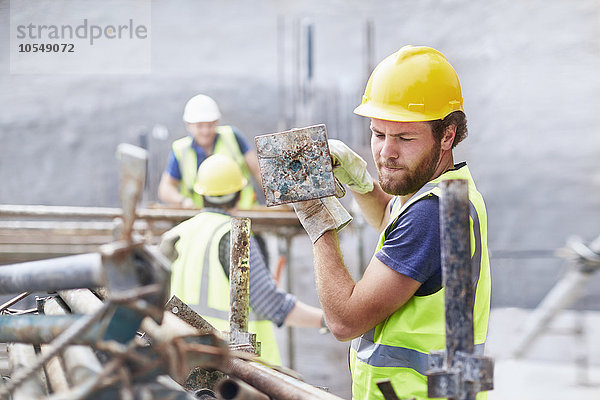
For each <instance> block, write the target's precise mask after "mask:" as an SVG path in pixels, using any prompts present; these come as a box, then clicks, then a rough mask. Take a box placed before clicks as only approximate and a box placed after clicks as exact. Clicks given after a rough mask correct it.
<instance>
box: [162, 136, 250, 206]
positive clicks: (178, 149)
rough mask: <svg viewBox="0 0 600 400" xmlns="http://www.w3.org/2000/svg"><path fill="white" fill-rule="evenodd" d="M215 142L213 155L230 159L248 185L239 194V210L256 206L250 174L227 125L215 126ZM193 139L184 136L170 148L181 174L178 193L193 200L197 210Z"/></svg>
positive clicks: (201, 204)
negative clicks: (240, 171) (235, 164)
mask: <svg viewBox="0 0 600 400" xmlns="http://www.w3.org/2000/svg"><path fill="white" fill-rule="evenodd" d="M216 130H217V141H216V143H215V148H214V150H213V154H224V155H226V156H228V157H231V159H233V160H234V161H235V162H236V163H237V164H238V165H239V167H240V169H241V170H242V175H243V176H244V178H246V180H247V181H248V184H247V185H246V186H245V187H244V188H243V189H242V192H241V194H240V202H239V208H240V209H248V208H250V207H252V206H253V205H255V204H256V193H254V188H253V187H252V184H251V178H252V174H251V173H250V170H249V169H248V165H246V160H245V159H244V155H243V154H242V152H241V150H240V147H239V145H238V142H237V140H236V138H235V134H234V133H233V128H232V127H231V126H229V125H223V126H217V128H216ZM193 140H194V139H193V138H192V137H191V136H186V137H183V138H181V139H177V140H176V141H174V142H173V145H172V148H173V153H174V154H175V159H176V160H177V163H178V164H179V171H180V172H181V182H180V183H179V192H180V193H181V194H182V195H183V196H185V197H189V198H191V199H192V200H194V204H195V205H196V207H198V208H202V206H203V202H202V196H200V195H199V194H198V193H196V192H195V191H194V183H196V175H197V173H198V157H197V155H196V151H195V150H194V148H193V147H192V142H193Z"/></svg>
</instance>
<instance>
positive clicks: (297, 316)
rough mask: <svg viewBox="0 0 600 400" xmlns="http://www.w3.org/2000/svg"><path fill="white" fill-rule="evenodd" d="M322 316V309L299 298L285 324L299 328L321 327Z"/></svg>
mask: <svg viewBox="0 0 600 400" xmlns="http://www.w3.org/2000/svg"><path fill="white" fill-rule="evenodd" d="M322 318H323V311H321V309H319V308H316V307H313V306H309V305H308V304H305V303H303V302H301V301H300V300H298V301H296V305H295V306H294V308H292V311H290V313H289V314H288V316H287V317H286V318H285V325H287V326H295V327H298V328H320V327H321V319H322Z"/></svg>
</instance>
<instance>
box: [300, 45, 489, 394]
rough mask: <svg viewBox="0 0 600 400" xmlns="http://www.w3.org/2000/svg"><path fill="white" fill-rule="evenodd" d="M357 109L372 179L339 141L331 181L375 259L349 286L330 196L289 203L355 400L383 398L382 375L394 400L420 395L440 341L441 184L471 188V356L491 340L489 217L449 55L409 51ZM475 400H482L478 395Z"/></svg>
mask: <svg viewBox="0 0 600 400" xmlns="http://www.w3.org/2000/svg"><path fill="white" fill-rule="evenodd" d="M354 112H355V113H356V114H358V115H361V116H364V117H368V118H370V121H371V126H370V129H371V150H372V154H373V160H374V162H375V165H376V167H377V172H378V178H379V179H378V180H377V181H375V180H373V179H372V178H371V175H370V174H369V172H368V171H367V168H366V166H367V163H366V162H365V160H363V159H362V158H361V157H360V156H359V155H358V154H356V153H355V152H354V151H352V150H351V149H350V148H349V147H348V146H346V145H345V144H344V143H343V142H341V141H338V140H330V142H329V146H330V150H331V154H332V159H333V164H334V174H335V176H336V177H337V178H338V179H339V180H340V181H341V182H342V183H344V184H346V185H347V186H348V187H349V188H350V190H351V191H352V194H353V196H354V198H355V199H356V201H357V202H358V204H359V206H360V208H361V211H362V213H363V214H364V216H365V218H366V220H367V221H368V222H369V224H370V225H371V226H373V227H374V228H375V229H377V230H378V231H379V232H380V233H381V236H380V239H379V243H378V245H377V247H376V249H375V254H374V256H373V258H372V259H371V260H370V262H369V265H368V266H367V268H366V270H365V272H364V274H363V276H362V278H361V279H360V280H359V281H358V282H355V281H354V280H353V278H352V277H351V275H350V274H349V273H348V270H347V269H346V267H345V265H344V261H343V258H342V254H341V252H340V246H339V243H338V237H337V230H338V229H340V228H341V227H342V226H344V225H345V224H346V223H347V220H348V218H347V217H345V216H344V212H345V210H344V209H343V207H342V206H341V205H340V203H339V201H337V199H335V198H326V199H321V200H311V201H306V202H300V203H295V204H294V207H295V209H296V212H297V214H298V217H299V218H300V221H301V222H302V224H303V226H304V227H305V229H306V231H307V233H308V235H309V237H310V238H311V240H312V242H313V247H314V249H313V254H314V268H315V276H316V285H317V292H318V294H319V298H320V301H321V306H322V307H323V311H324V312H325V319H326V320H327V324H328V326H329V328H330V330H331V332H332V333H333V335H335V336H336V338H338V339H339V340H344V341H345V340H352V345H351V348H350V369H351V373H352V395H353V398H354V399H360V400H365V399H383V398H384V396H383V395H382V393H381V392H380V391H379V389H378V387H377V385H376V383H377V381H379V380H381V379H389V380H390V381H391V383H392V386H393V388H394V390H395V392H396V394H397V395H398V397H399V398H415V399H426V398H428V397H427V378H426V376H425V372H426V371H427V368H428V354H429V353H430V352H432V351H437V350H444V349H445V343H446V336H445V333H446V331H445V317H444V315H445V314H444V287H443V285H442V270H441V254H440V252H441V250H440V248H441V247H440V246H441V245H440V223H439V196H440V188H439V183H440V182H441V181H443V180H447V179H465V180H467V181H468V186H469V201H470V211H471V212H470V229H471V261H472V263H471V264H472V271H473V285H474V289H475V290H474V292H475V299H474V308H473V323H474V340H475V348H476V350H477V351H480V352H482V351H483V346H484V343H485V341H486V336H487V326H488V318H489V309H490V286H491V281H490V264H489V256H488V248H487V214H486V208H485V204H484V201H483V198H482V196H481V194H480V193H479V192H478V191H477V188H476V187H475V183H474V182H473V178H472V177H471V174H470V172H469V169H468V168H467V165H466V163H465V162H461V163H455V162H454V156H453V152H452V149H453V148H454V147H455V146H456V145H457V144H458V143H459V142H460V141H462V140H463V139H464V138H465V137H466V136H467V122H466V117H465V113H464V110H463V98H462V94H461V88H460V83H459V80H458V76H457V74H456V72H455V70H454V68H453V67H452V66H451V65H450V63H449V62H448V60H447V59H446V57H445V56H444V55H443V54H442V53H440V52H439V51H437V50H435V49H433V48H431V47H424V46H419V47H413V46H406V47H403V48H401V49H400V50H399V51H397V52H396V53H394V54H392V55H390V56H388V57H387V58H385V59H384V60H383V61H382V62H381V63H380V64H379V65H378V66H377V67H376V68H375V69H374V71H373V72H372V74H371V77H370V78H369V80H368V82H367V85H366V89H365V93H364V96H363V98H362V104H360V105H359V106H358V107H357V108H356V109H355V110H354ZM477 398H478V399H482V398H485V393H480V394H479V395H478V396H477Z"/></svg>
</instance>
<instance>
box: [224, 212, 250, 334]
mask: <svg viewBox="0 0 600 400" xmlns="http://www.w3.org/2000/svg"><path fill="white" fill-rule="evenodd" d="M249 271H250V219H249V218H232V219H231V266H230V268H229V283H230V293H229V306H230V308H229V331H230V332H231V333H232V334H233V333H235V332H248V313H249V304H250V280H249ZM234 344H242V343H234Z"/></svg>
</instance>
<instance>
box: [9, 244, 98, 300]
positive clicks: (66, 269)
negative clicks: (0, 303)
mask: <svg viewBox="0 0 600 400" xmlns="http://www.w3.org/2000/svg"><path fill="white" fill-rule="evenodd" d="M105 285H106V276H105V274H104V269H103V267H102V259H101V256H100V254H98V253H88V254H79V255H75V256H68V257H60V258H53V259H48V260H40V261H30V262H24V263H19V264H10V265H4V266H2V267H0V294H11V293H22V292H26V291H29V292H35V291H44V292H45V291H48V292H51V291H55V290H59V289H74V288H85V287H97V286H105Z"/></svg>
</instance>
